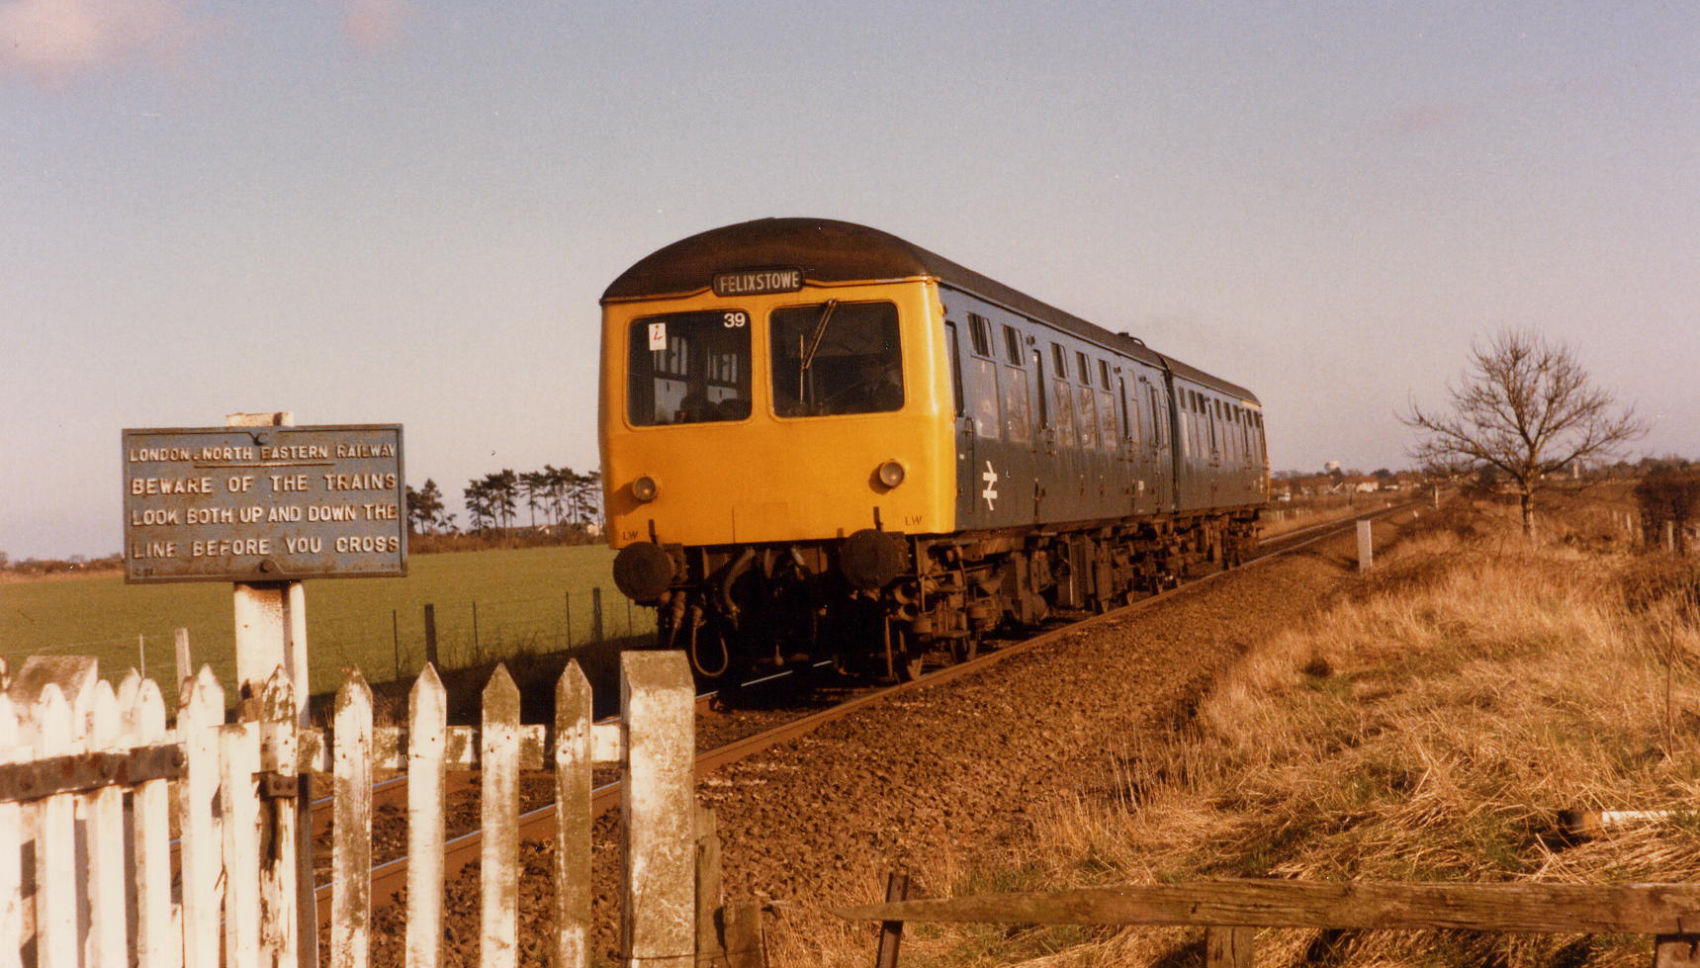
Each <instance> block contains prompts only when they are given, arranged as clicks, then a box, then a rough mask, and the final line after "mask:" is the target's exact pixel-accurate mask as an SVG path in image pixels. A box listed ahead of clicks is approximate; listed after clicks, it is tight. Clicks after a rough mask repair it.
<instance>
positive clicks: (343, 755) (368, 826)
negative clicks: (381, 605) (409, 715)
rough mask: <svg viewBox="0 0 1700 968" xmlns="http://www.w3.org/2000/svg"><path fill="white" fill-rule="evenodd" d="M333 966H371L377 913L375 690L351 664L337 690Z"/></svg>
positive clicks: (332, 858)
mask: <svg viewBox="0 0 1700 968" xmlns="http://www.w3.org/2000/svg"><path fill="white" fill-rule="evenodd" d="M334 723H335V725H334V729H335V733H334V742H335V744H336V747H335V755H334V756H333V757H332V761H333V765H334V767H335V774H336V780H335V787H334V791H333V792H334V794H335V798H336V799H335V801H334V804H333V809H334V811H335V819H334V820H333V822H332V823H333V827H332V830H333V834H332V836H333V838H334V839H333V840H332V843H331V965H332V968H366V964H367V961H368V959H369V958H370V957H371V945H370V938H369V933H368V923H369V921H370V920H371V915H372V689H371V687H369V686H367V685H366V680H365V678H364V677H363V676H361V675H360V670H358V669H352V670H350V671H349V673H348V678H347V680H346V681H344V682H343V684H342V688H341V689H339V690H338V691H337V694H336V714H335V720H334Z"/></svg>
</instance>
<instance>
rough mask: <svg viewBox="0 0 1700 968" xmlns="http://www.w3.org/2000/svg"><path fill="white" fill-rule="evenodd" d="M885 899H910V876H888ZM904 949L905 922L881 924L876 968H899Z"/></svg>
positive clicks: (875, 959) (889, 900) (875, 962)
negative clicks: (900, 953)
mask: <svg viewBox="0 0 1700 968" xmlns="http://www.w3.org/2000/svg"><path fill="white" fill-rule="evenodd" d="M885 899H886V902H887V903H890V902H892V901H907V900H908V899H909V875H908V874H899V873H896V872H895V871H894V872H892V873H891V874H889V875H887V876H886V879H885ZM902 947H903V922H902V921H881V922H880V946H879V949H878V951H876V952H875V954H874V968H897V952H898V950H899V949H900V948H902Z"/></svg>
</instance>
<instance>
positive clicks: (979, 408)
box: [957, 313, 1263, 464]
mask: <svg viewBox="0 0 1700 968" xmlns="http://www.w3.org/2000/svg"><path fill="white" fill-rule="evenodd" d="M998 331H1001V335H1002V337H1003V339H1002V341H1001V346H999V349H1000V350H1001V358H994V354H993V346H994V343H995V342H996V340H995V334H996V332H998ZM968 334H969V345H970V347H971V349H972V350H973V358H972V359H971V360H970V361H969V364H968V373H967V374H962V373H960V367H959V368H958V369H959V372H958V374H957V384H958V394H959V399H958V400H957V407H958V411H959V412H966V413H967V415H968V416H969V417H970V418H971V419H972V422H973V425H974V432H975V434H977V435H978V436H981V437H988V438H996V437H1001V438H1002V439H1004V440H1007V441H1009V442H1011V443H1017V444H1026V443H1031V442H1032V440H1033V437H1034V434H1035V428H1036V427H1038V428H1051V429H1054V430H1055V431H1056V435H1057V441H1058V443H1060V444H1062V445H1063V446H1067V447H1077V448H1079V449H1081V450H1101V451H1105V452H1110V453H1113V452H1115V451H1116V450H1117V448H1118V447H1119V446H1125V447H1128V448H1133V449H1137V448H1138V447H1139V445H1140V443H1141V442H1142V441H1143V442H1144V443H1145V444H1146V445H1147V446H1149V447H1151V448H1152V449H1153V450H1157V449H1160V448H1162V447H1164V446H1165V445H1166V444H1167V443H1168V441H1167V439H1166V438H1167V434H1166V430H1167V426H1168V417H1167V402H1166V400H1165V399H1164V397H1165V394H1163V393H1162V392H1161V391H1160V390H1159V389H1158V388H1157V387H1156V386H1155V385H1153V384H1152V383H1151V382H1149V381H1147V380H1145V379H1144V378H1141V379H1140V384H1141V387H1140V388H1138V389H1134V390H1133V391H1132V394H1131V395H1132V399H1133V400H1134V401H1135V402H1136V403H1139V402H1143V404H1144V405H1143V406H1140V407H1137V408H1136V409H1137V411H1138V412H1137V413H1136V414H1135V418H1134V419H1133V420H1131V421H1130V419H1129V414H1128V412H1127V404H1128V399H1129V396H1130V395H1129V393H1128V392H1127V388H1126V386H1125V382H1124V380H1123V378H1121V377H1120V376H1112V371H1111V367H1110V363H1109V361H1108V360H1104V359H1098V358H1093V357H1089V356H1088V355H1087V354H1086V353H1085V352H1083V351H1080V350H1073V351H1072V352H1071V351H1070V350H1068V349H1067V348H1066V347H1064V346H1063V345H1062V344H1060V343H1050V344H1049V350H1050V353H1049V357H1050V366H1049V373H1048V379H1047V373H1046V368H1045V354H1044V353H1043V352H1042V351H1040V350H1034V351H1033V364H1034V365H1033V368H1032V369H1031V371H1030V370H1028V369H1027V368H1025V367H1024V366H1023V365H1022V364H1023V362H1024V360H1023V353H1022V344H1023V343H1024V342H1025V337H1023V336H1022V334H1021V332H1020V331H1019V330H1017V329H1016V328H1015V327H1013V326H1009V325H1007V324H1005V325H1001V326H998V325H996V324H994V323H992V321H991V320H989V319H987V318H986V317H984V316H981V315H979V314H977V313H969V314H968ZM1030 372H1031V373H1032V374H1034V375H1035V377H1036V378H1037V379H1038V380H1039V383H1040V392H1039V394H1038V397H1037V399H1038V406H1039V413H1038V414H1037V421H1036V422H1035V420H1034V419H1033V418H1034V416H1035V415H1033V414H1031V413H1029V408H1028V400H1029V399H1030V398H1031V396H1030V388H1029V386H1028V379H1029V373H1030ZM964 375H966V376H968V377H969V379H968V381H967V386H968V391H967V396H968V399H967V400H962V399H960V394H961V393H962V390H961V388H962V385H963V381H962V379H961V377H962V376H964ZM1047 382H1048V383H1049V384H1050V386H1049V388H1048V390H1047V388H1046V387H1045V384H1046V383H1047ZM1179 393H1180V407H1181V418H1182V419H1181V425H1182V436H1183V446H1185V447H1186V451H1187V453H1188V454H1189V455H1193V456H1204V457H1209V458H1211V459H1214V460H1224V461H1227V462H1229V463H1236V464H1250V463H1256V462H1258V459H1260V458H1261V452H1262V448H1261V447H1260V446H1259V443H1260V437H1261V434H1262V428H1263V419H1262V415H1261V414H1259V413H1257V412H1256V411H1253V410H1249V409H1247V408H1245V407H1242V406H1239V405H1238V404H1234V403H1230V402H1228V401H1225V400H1220V399H1216V398H1214V397H1210V396H1206V395H1205V394H1202V393H1199V392H1198V391H1196V390H1192V389H1190V388H1185V387H1183V388H1180V389H1179ZM1141 397H1143V398H1144V399H1143V401H1141V400H1140V398H1141Z"/></svg>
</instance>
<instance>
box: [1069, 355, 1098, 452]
mask: <svg viewBox="0 0 1700 968" xmlns="http://www.w3.org/2000/svg"><path fill="white" fill-rule="evenodd" d="M1081 359H1085V357H1084V356H1082V357H1081ZM1078 398H1079V400H1080V410H1079V412H1078V413H1076V414H1075V416H1076V417H1078V418H1080V419H1079V423H1078V424H1077V426H1078V428H1079V430H1080V449H1081V450H1092V449H1093V448H1095V447H1097V446H1098V407H1097V404H1096V399H1097V394H1094V393H1093V392H1092V384H1090V383H1088V384H1086V385H1085V386H1083V387H1081V388H1080V389H1079V391H1078Z"/></svg>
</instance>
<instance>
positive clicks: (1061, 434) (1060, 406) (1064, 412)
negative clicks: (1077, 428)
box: [1051, 380, 1079, 447]
mask: <svg viewBox="0 0 1700 968" xmlns="http://www.w3.org/2000/svg"><path fill="white" fill-rule="evenodd" d="M1051 400H1052V402H1053V403H1054V404H1055V407H1054V409H1055V410H1056V413H1054V414H1052V415H1051V416H1052V419H1054V420H1055V421H1056V422H1057V443H1059V444H1061V445H1062V446H1064V447H1073V446H1076V445H1077V444H1078V443H1079V438H1077V437H1075V436H1074V391H1073V390H1072V389H1070V387H1069V385H1068V384H1066V383H1064V382H1062V381H1061V380H1058V381H1057V382H1055V383H1053V384H1051Z"/></svg>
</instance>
